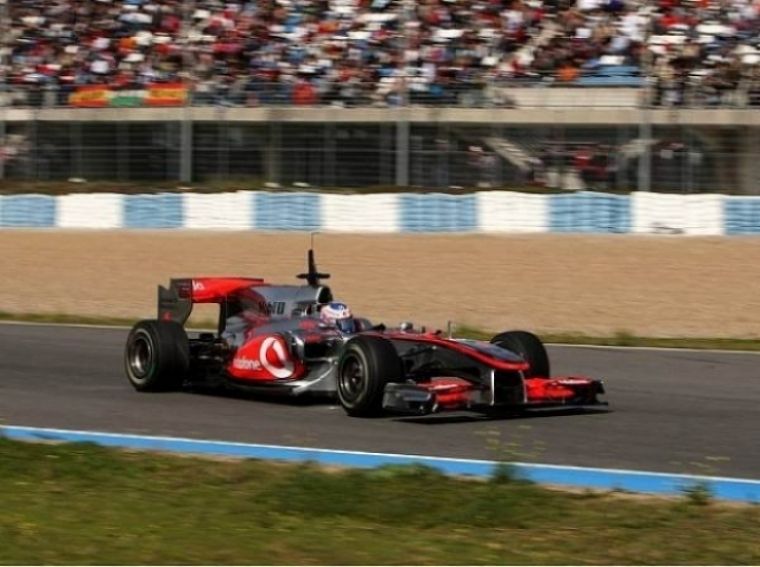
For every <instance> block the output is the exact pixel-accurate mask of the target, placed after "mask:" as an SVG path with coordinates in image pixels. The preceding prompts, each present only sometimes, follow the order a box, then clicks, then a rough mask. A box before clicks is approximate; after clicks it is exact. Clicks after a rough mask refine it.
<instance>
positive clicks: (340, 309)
mask: <svg viewBox="0 0 760 567" xmlns="http://www.w3.org/2000/svg"><path fill="white" fill-rule="evenodd" d="M319 320H320V321H322V323H323V324H325V325H330V326H335V327H338V329H339V330H340V331H341V332H343V333H355V332H356V321H355V320H354V317H353V315H351V310H350V309H349V308H348V305H346V304H345V303H340V302H338V301H333V302H331V303H328V304H326V305H324V306H323V307H322V309H321V310H320V311H319Z"/></svg>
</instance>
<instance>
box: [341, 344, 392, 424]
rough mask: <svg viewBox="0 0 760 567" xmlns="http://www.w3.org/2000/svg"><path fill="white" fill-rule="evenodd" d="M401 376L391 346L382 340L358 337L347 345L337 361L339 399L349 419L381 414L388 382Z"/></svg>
mask: <svg viewBox="0 0 760 567" xmlns="http://www.w3.org/2000/svg"><path fill="white" fill-rule="evenodd" d="M402 375H403V369H402V365H401V359H400V358H399V356H398V353H397V352H396V348H395V347H394V346H393V344H392V343H391V342H390V341H389V340H387V339H384V338H382V337H372V336H361V335H360V336H358V337H355V338H353V339H351V340H350V341H348V342H347V343H346V346H345V347H344V350H343V354H342V355H341V357H340V360H339V361H338V374H337V382H338V400H339V401H340V405H342V406H343V409H344V410H345V411H346V413H347V414H348V415H350V416H352V417H373V416H377V415H380V414H381V413H382V411H383V394H384V392H385V385H386V384H387V383H388V382H393V381H396V380H400V379H401V377H402Z"/></svg>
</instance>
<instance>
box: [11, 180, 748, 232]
mask: <svg viewBox="0 0 760 567" xmlns="http://www.w3.org/2000/svg"><path fill="white" fill-rule="evenodd" d="M0 228H60V229H194V230H258V231H325V232H337V233H340V232H355V233H435V232H446V233H493V234H500V233H501V234H508V233H603V234H604V233H606V234H674V235H675V234H681V235H747V234H760V197H739V196H727V195H717V194H704V195H673V194H657V193H646V192H636V193H632V194H631V195H614V194H607V193H594V192H585V191H582V192H576V193H568V194H525V193H516V192H509V191H481V192H477V193H471V194H465V195H446V194H441V193H428V194H423V193H379V194H365V195H359V194H334V193H308V192H293V193H289V192H266V191H238V192H230V193H212V194H201V193H159V194H140V195H124V194H114V193H110V194H109V193H102V194H70V195H62V196H57V197H52V196H46V195H12V196H9V195H6V196H0Z"/></svg>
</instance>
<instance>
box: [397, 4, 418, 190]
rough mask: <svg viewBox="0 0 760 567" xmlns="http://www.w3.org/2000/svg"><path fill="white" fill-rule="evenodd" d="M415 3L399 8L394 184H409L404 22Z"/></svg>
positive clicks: (406, 42)
mask: <svg viewBox="0 0 760 567" xmlns="http://www.w3.org/2000/svg"><path fill="white" fill-rule="evenodd" d="M414 6H415V3H414V2H413V1H412V0H403V6H402V9H401V22H400V24H399V28H400V30H401V41H400V42H399V43H400V50H401V56H400V57H399V65H400V71H401V72H400V79H401V83H400V87H401V89H400V92H399V101H398V112H399V116H398V120H397V121H396V186H397V187H408V186H409V162H410V157H411V156H410V155H409V115H408V110H407V105H408V104H409V85H408V84H407V80H406V79H407V77H406V71H407V65H406V51H407V48H408V44H409V41H408V38H407V36H406V31H407V30H406V27H407V26H406V24H407V23H408V22H410V21H411V20H412V14H413V11H414Z"/></svg>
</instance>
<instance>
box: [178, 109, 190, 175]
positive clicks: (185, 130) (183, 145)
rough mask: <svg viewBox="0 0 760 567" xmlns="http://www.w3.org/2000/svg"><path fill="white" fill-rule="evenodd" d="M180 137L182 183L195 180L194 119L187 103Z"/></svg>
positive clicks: (180, 173)
mask: <svg viewBox="0 0 760 567" xmlns="http://www.w3.org/2000/svg"><path fill="white" fill-rule="evenodd" d="M179 137H180V141H179V146H180V147H179V180H180V181H181V182H182V183H191V182H192V180H193V120H192V117H191V116H190V106H189V104H187V103H186V104H185V109H184V116H183V117H182V121H181V124H180V134H179Z"/></svg>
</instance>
